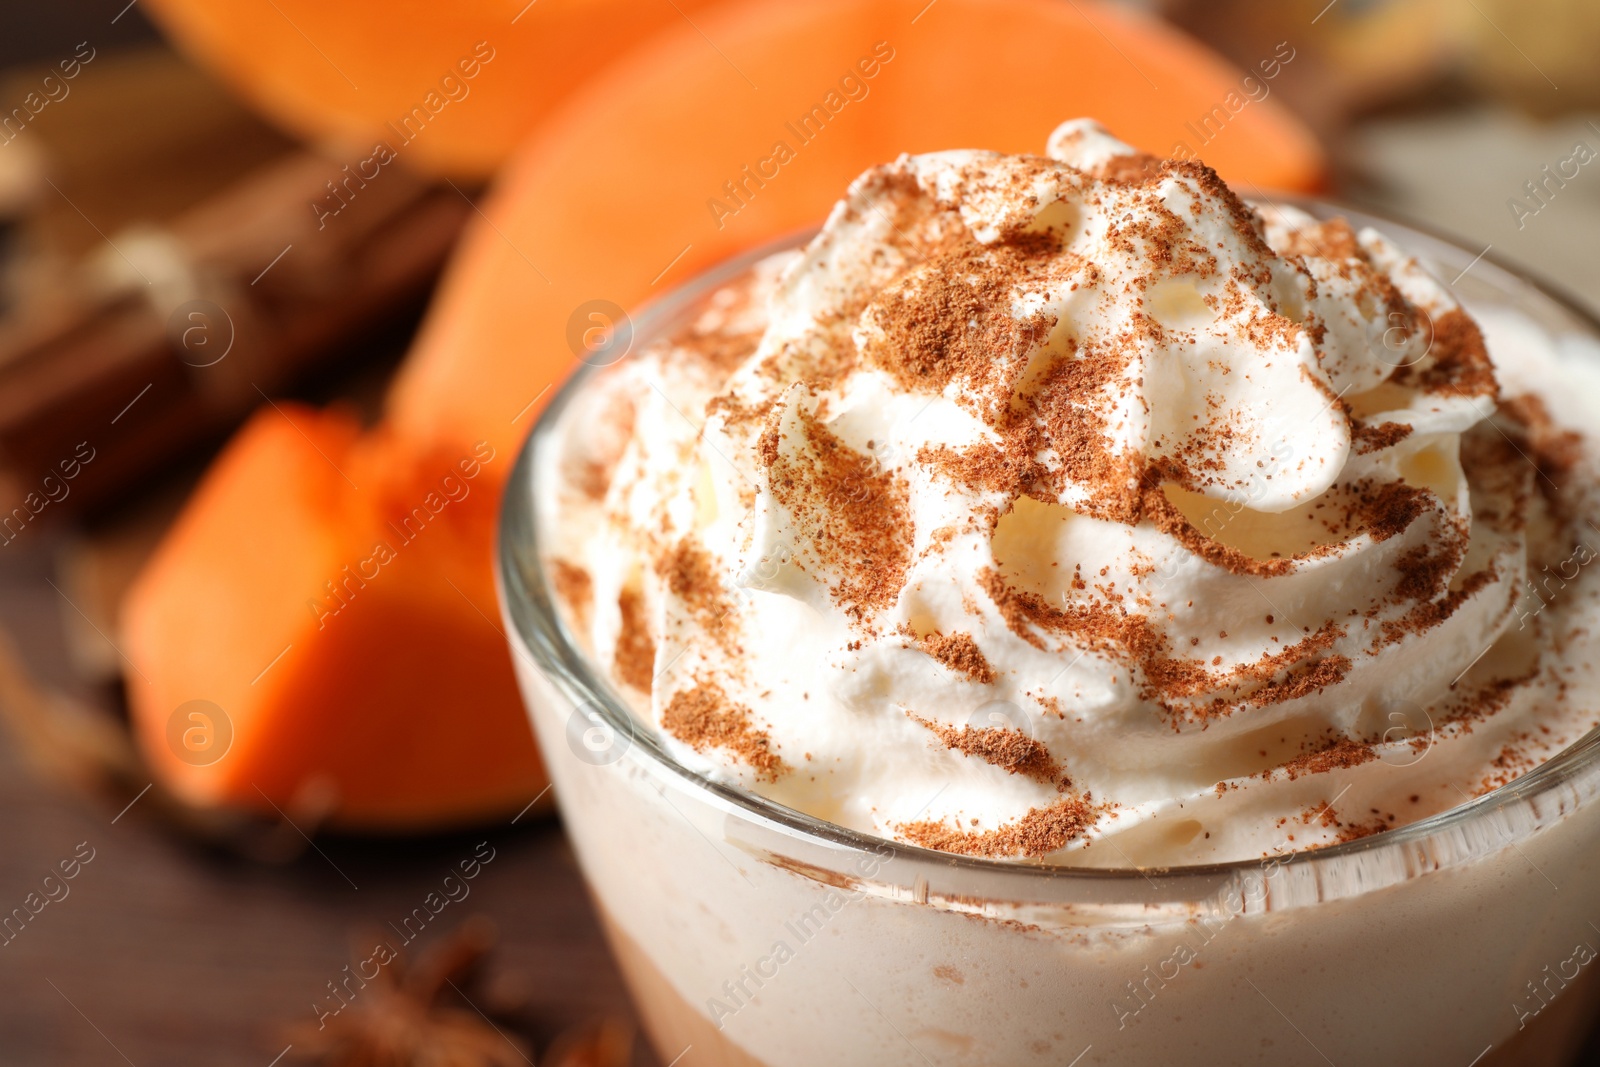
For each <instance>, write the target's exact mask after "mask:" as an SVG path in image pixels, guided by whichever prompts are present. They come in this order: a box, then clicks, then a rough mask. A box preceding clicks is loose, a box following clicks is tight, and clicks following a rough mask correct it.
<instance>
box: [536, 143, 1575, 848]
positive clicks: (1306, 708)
mask: <svg viewBox="0 0 1600 1067" xmlns="http://www.w3.org/2000/svg"><path fill="white" fill-rule="evenodd" d="M592 396H593V399H591V400H590V401H589V406H587V407H582V406H580V408H579V410H577V411H575V412H574V413H572V414H570V415H569V416H568V419H569V421H570V422H571V425H573V426H574V427H577V428H579V429H575V430H574V431H572V432H574V433H581V441H580V440H579V439H577V438H575V439H573V440H572V441H571V443H570V445H569V446H568V451H569V452H570V457H569V460H568V462H567V466H566V467H565V468H563V469H562V470H561V471H558V472H555V473H553V474H552V475H551V476H550V478H549V480H550V481H552V482H554V483H556V484H557V485H558V488H557V489H556V490H554V491H556V492H557V493H558V495H560V497H561V500H562V508H563V513H564V514H566V515H568V516H569V520H568V522H567V527H568V528H567V529H564V530H563V532H562V536H561V541H562V542H563V544H565V545H566V546H568V547H566V548H563V549H562V550H561V563H560V565H561V566H563V567H568V568H570V569H571V570H572V571H574V572H581V573H582V575H583V578H582V581H581V582H576V584H574V585H573V587H574V588H578V589H581V595H578V596H576V597H575V598H574V599H572V610H573V611H574V613H575V615H577V616H579V619H580V624H581V625H582V626H583V627H584V629H585V631H586V633H587V635H588V637H589V639H590V642H591V645H592V650H593V652H594V654H595V655H596V657H597V658H598V659H599V661H600V662H602V663H606V664H609V665H611V667H612V673H613V675H614V676H615V677H616V678H617V679H618V681H619V684H620V685H621V686H622V688H623V689H624V691H625V692H627V693H629V694H630V696H631V697H632V698H633V699H635V700H636V701H637V702H638V706H639V707H640V711H641V714H642V715H643V716H644V717H645V718H647V719H648V720H650V721H651V722H652V723H653V724H655V725H656V726H657V727H658V728H660V729H661V730H662V732H663V734H664V735H665V736H666V737H668V738H670V739H672V744H674V746H675V748H676V750H677V751H678V752H679V753H680V755H681V757H682V758H683V760H684V761H685V762H686V763H688V764H689V765H691V766H695V767H697V768H700V769H702V770H703V771H705V772H706V773H709V774H717V775H725V776H729V777H732V778H734V779H736V780H738V781H741V782H743V783H745V784H746V785H749V786H750V787H751V788H756V789H759V790H760V791H762V792H764V793H766V794H767V795H770V796H773V797H774V798H776V799H779V800H781V801H783V802H785V803H789V804H791V805H793V806H795V807H797V808H801V809H803V810H806V811H809V812H811V813H813V814H816V815H818V816H820V817H823V818H827V819H832V820H834V821H836V822H840V823H844V824H846V825H851V826H856V827H858V828H861V829H865V830H869V831H872V832H876V833H880V834H883V835H885V836H888V837H893V838H897V839H899V840H902V841H908V842H911V843H915V844H922V845H925V846H927V847H932V848H939V849H944V850H947V851H954V852H964V853H970V854H977V855H993V856H1016V855H1034V856H1036V855H1052V856H1054V857H1055V858H1056V859H1057V860H1058V861H1062V862H1068V861H1070V862H1088V863H1102V864H1108V865H1121V864H1122V863H1124V862H1140V863H1155V862H1181V861H1185V860H1198V859H1217V858H1231V857H1235V856H1238V855H1249V854H1257V853H1259V852H1261V851H1264V850H1268V851H1270V850H1271V849H1272V848H1279V847H1282V846H1281V844H1277V843H1273V844H1266V845H1264V844H1263V842H1264V841H1269V840H1270V841H1272V842H1277V841H1278V840H1279V839H1281V838H1282V836H1283V833H1282V831H1281V826H1282V825H1283V820H1286V819H1289V818H1299V817H1300V816H1301V815H1303V814H1304V813H1305V812H1306V811H1310V810H1314V809H1315V808H1316V806H1317V805H1318V804H1319V803H1321V804H1323V805H1324V806H1325V807H1326V806H1328V803H1327V802H1328V800H1329V797H1331V796H1332V795H1333V791H1332V790H1329V789H1328V788H1326V787H1327V785H1328V783H1329V782H1330V781H1331V780H1332V777H1331V776H1333V775H1345V776H1348V775H1352V774H1356V773H1357V770H1356V769H1357V768H1364V769H1363V770H1361V771H1360V772H1359V773H1360V774H1362V775H1364V779H1363V780H1364V781H1369V782H1370V783H1371V791H1372V793H1373V795H1374V796H1376V797H1380V798H1381V799H1380V803H1381V804H1387V805H1389V807H1384V808H1380V810H1382V811H1383V812H1384V813H1385V814H1390V808H1392V807H1394V806H1395V803H1396V802H1395V801H1394V800H1393V796H1394V795H1397V794H1396V791H1397V790H1403V791H1404V792H1405V795H1406V796H1408V797H1410V798H1411V799H1410V800H1408V801H1407V802H1406V805H1404V808H1405V810H1404V812H1403V814H1404V815H1405V817H1406V818H1407V819H1408V820H1409V819H1410V818H1415V817H1418V816H1420V815H1422V814H1426V813H1427V812H1428V811H1432V810H1439V809H1441V808H1443V807H1448V806H1451V805H1453V804H1454V803H1456V802H1457V801H1459V799H1460V796H1459V795H1458V794H1456V793H1454V792H1453V791H1454V790H1456V789H1459V788H1461V786H1462V785H1463V783H1465V784H1468V785H1471V784H1472V783H1473V782H1474V778H1473V775H1474V774H1477V773H1479V771H1480V770H1481V767H1482V766H1483V765H1484V764H1485V763H1487V762H1490V761H1491V760H1492V759H1493V758H1494V754H1493V753H1489V754H1487V755H1486V754H1485V749H1484V746H1485V745H1488V744H1492V743H1494V742H1497V741H1499V742H1506V743H1507V744H1509V743H1510V742H1509V741H1507V739H1508V738H1511V737H1513V736H1515V735H1517V734H1518V733H1519V731H1520V732H1526V731H1527V730H1528V723H1527V722H1526V721H1525V720H1524V719H1523V718H1522V717H1520V716H1517V715H1504V714H1499V715H1494V716H1493V717H1492V718H1490V712H1489V711H1488V710H1486V709H1488V708H1489V705H1490V704H1491V703H1492V702H1493V701H1496V700H1498V701H1500V702H1501V703H1505V702H1507V701H1508V700H1510V698H1509V697H1508V696H1507V695H1506V694H1508V693H1510V692H1512V691H1513V690H1516V691H1518V692H1520V691H1523V690H1528V691H1531V690H1533V689H1534V688H1536V687H1537V686H1538V685H1540V684H1543V682H1542V681H1541V679H1542V678H1543V676H1542V675H1541V673H1540V672H1541V669H1542V668H1541V665H1540V662H1539V657H1538V655H1537V642H1535V644H1534V645H1533V646H1531V647H1532V648H1533V653H1534V654H1533V655H1532V657H1531V659H1530V656H1529V648H1530V646H1529V642H1528V636H1529V635H1527V634H1523V633H1520V632H1519V633H1513V631H1518V630H1520V629H1522V628H1519V627H1517V626H1516V625H1515V624H1516V623H1517V622H1518V612H1517V605H1518V601H1519V597H1520V596H1521V594H1522V589H1523V586H1524V585H1525V584H1526V580H1527V574H1528V569H1529V566H1530V563H1529V560H1530V555H1532V556H1534V557H1536V558H1537V557H1541V554H1548V553H1549V552H1552V551H1555V548H1552V547H1551V545H1552V544H1554V543H1556V542H1559V541H1560V540H1561V538H1564V537H1568V536H1569V533H1570V531H1569V530H1568V527H1569V526H1570V524H1571V519H1572V516H1574V515H1579V514H1587V513H1588V512H1586V511H1585V510H1584V508H1585V506H1586V505H1582V504H1579V503H1577V502H1575V501H1563V500H1553V499H1550V498H1548V497H1547V496H1541V495H1540V493H1538V492H1537V491H1536V490H1535V486H1534V480H1535V477H1536V474H1537V471H1536V469H1535V467H1534V466H1533V465H1532V464H1530V463H1529V462H1527V460H1526V459H1525V458H1524V456H1527V455H1533V456H1537V455H1539V454H1540V449H1541V448H1543V447H1544V443H1543V442H1546V441H1547V440H1555V439H1557V438H1559V439H1560V440H1566V438H1564V437H1561V436H1560V432H1558V431H1557V430H1555V429H1552V426H1553V423H1551V420H1549V419H1548V418H1547V417H1540V416H1539V414H1538V411H1535V410H1534V408H1527V407H1519V406H1518V405H1517V404H1510V403H1508V404H1501V403H1500V397H1499V386H1498V383H1497V378H1496V373H1495V368H1494V365H1493V363H1492V362H1491V358H1490V350H1489V347H1488V345H1487V344H1486V342H1485V339H1484V336H1483V334H1482V332H1481V331H1480V329H1479V327H1478V325H1477V324H1476V323H1475V322H1474V320H1473V318H1471V317H1470V316H1468V315H1467V313H1466V312H1465V311H1464V310H1463V309H1462V308H1461V306H1460V305H1459V304H1458V303H1457V302H1456V300H1455V299H1454V298H1453V297H1452V296H1451V295H1450V292H1449V291H1448V290H1447V288H1446V287H1445V286H1443V285H1442V284H1440V283H1439V282H1438V281H1437V280H1435V278H1434V277H1433V276H1432V275H1431V274H1430V273H1429V272H1428V271H1427V270H1426V269H1425V268H1424V267H1423V266H1422V265H1421V264H1420V263H1419V262H1418V261H1417V260H1416V259H1414V258H1413V257H1411V256H1409V255H1407V254H1405V253H1404V252H1402V251H1401V250H1400V249H1399V248H1397V247H1396V246H1395V245H1393V244H1392V243H1391V242H1390V241H1389V240H1388V239H1387V238H1385V237H1384V236H1383V235H1381V234H1379V233H1377V232H1376V231H1373V230H1370V229H1363V230H1360V231H1356V230H1354V229H1353V228H1352V227H1351V226H1349V225H1348V224H1347V223H1345V222H1344V221H1343V220H1339V219H1332V220H1326V221H1323V220H1318V219H1316V218H1313V217H1312V216H1311V215H1309V214H1307V213H1305V212H1303V211H1301V210H1298V209H1296V208H1293V207H1287V206H1276V207H1274V206H1271V205H1261V206H1258V207H1256V206H1251V205H1250V204H1247V203H1246V202H1244V201H1243V200H1241V199H1240V198H1239V197H1238V196H1236V195H1235V194H1234V193H1233V192H1232V191H1230V190H1229V189H1228V187H1227V186H1226V185H1225V184H1224V183H1223V182H1222V181H1221V179H1220V178H1218V176H1217V175H1216V174H1215V173H1214V172H1213V171H1211V170H1210V169H1209V168H1207V167H1205V166H1204V165H1203V164H1201V163H1198V162H1177V161H1166V160H1160V159H1156V158H1154V157H1151V156H1148V155H1145V154H1143V153H1140V152H1138V151H1136V150H1135V149H1133V148H1131V147H1129V146H1128V145H1125V144H1123V143H1122V142H1120V141H1117V140H1116V139H1115V138H1114V137H1112V136H1111V134H1110V133H1108V132H1107V131H1106V130H1105V129H1104V128H1103V127H1100V126H1099V125H1098V124H1096V123H1093V122H1091V121H1087V120H1077V121H1074V122H1069V123H1065V124H1063V125H1062V126H1061V127H1059V128H1058V129H1057V130H1056V131H1055V132H1054V133H1053V134H1052V135H1051V137H1050V139H1049V144H1048V155H1047V156H1016V155H1003V154H998V153H992V152H981V151H952V152H937V153H931V154H927V155H920V156H902V157H901V158H900V159H898V160H895V161H894V162H892V163H889V164H885V165H883V166H879V167H875V168H873V169H871V170H869V171H867V172H866V173H865V174H863V175H862V176H861V177H860V178H858V179H857V180H856V181H855V182H854V183H852V184H851V186H850V188H849V189H848V191H847V192H846V195H845V197H844V199H842V200H841V201H840V202H839V203H838V204H837V205H836V207H835V208H834V210H833V211H832V213H831V214H830V215H829V217H828V219H827V222H826V223H825V225H824V226H823V228H822V230H821V231H820V232H819V233H818V234H817V236H816V237H815V238H814V239H813V240H812V241H811V242H810V243H809V244H808V245H807V246H806V247H805V248H804V249H802V250H799V251H796V252H789V253H781V254H779V255H776V256H773V257H771V258H769V259H768V260H766V261H764V262H763V263H762V264H761V265H760V266H759V267H758V268H756V269H755V270H754V271H753V272H752V273H751V275H750V276H749V277H748V278H746V279H745V280H744V281H742V282H741V283H739V284H736V285H733V286H730V287H728V288H726V289H724V290H722V291H721V292H719V293H718V294H717V295H716V296H714V297H713V298H711V299H710V300H709V301H707V302H706V304H705V305H704V307H702V308H701V309H700V311H699V313H698V317H697V318H696V319H695V321H694V322H692V323H691V324H690V325H689V326H688V327H686V328H685V329H684V330H682V331H680V332H679V333H678V334H677V335H675V336H673V337H670V338H667V339H664V340H662V341H660V342H658V343H656V344H654V345H653V346H651V347H649V348H648V349H647V350H646V351H645V352H643V353H641V354H640V355H639V356H638V357H636V358H635V359H633V360H630V361H628V362H627V363H625V364H622V365H619V366H618V367H617V368H614V369H613V371H612V372H608V374H607V375H606V376H605V377H604V379H603V385H601V386H598V387H597V388H596V390H595V391H594V392H593V394H592ZM1532 403H1534V404H1535V406H1537V400H1534V401H1532ZM1539 410H1541V411H1542V410H1543V409H1542V408H1541V409H1539ZM1561 432H1565V431H1561ZM1551 435H1554V437H1552V436H1551ZM1564 447H1565V446H1564ZM1574 449H1577V451H1576V452H1574ZM1575 454H1581V455H1584V456H1586V455H1587V453H1585V452H1583V450H1582V449H1581V448H1577V446H1571V447H1566V448H1565V451H1563V452H1562V455H1564V456H1567V457H1568V458H1567V460H1564V462H1569V463H1577V462H1578V461H1577V460H1574V459H1572V458H1571V457H1572V455H1575ZM1585 461H1586V460H1585ZM596 472H599V473H596ZM1578 481H1581V479H1580V480H1578ZM1591 481H1592V479H1591ZM1530 529H1537V530H1538V531H1540V534H1541V537H1543V538H1545V540H1546V541H1548V540H1549V539H1550V538H1551V537H1554V539H1555V541H1554V542H1551V543H1550V544H1546V543H1544V541H1541V542H1539V543H1538V544H1534V545H1530V540H1529V530H1530ZM1552 531H1560V532H1559V533H1554V532H1552ZM558 573H559V568H558ZM579 601H582V603H581V605H580V604H579ZM1576 601H1577V598H1574V602H1576ZM1559 624H1560V620H1559V619H1557V618H1556V617H1555V616H1553V615H1552V616H1551V617H1550V618H1547V619H1544V620H1541V621H1538V622H1536V623H1535V625H1534V627H1533V629H1535V630H1537V629H1539V628H1540V627H1547V626H1557V625H1559ZM1486 650H1489V651H1486ZM1475 657H1476V658H1475ZM1518 687H1520V689H1519V688H1518ZM1530 699H1531V698H1530ZM1447 742H1448V743H1447ZM1435 746H1438V747H1439V749H1440V752H1441V753H1447V754H1437V755H1434V758H1433V759H1432V760H1431V762H1430V764H1429V768H1430V772H1436V773H1434V774H1433V775H1432V776H1431V777H1430V778H1429V779H1428V783H1429V784H1428V788H1421V787H1419V786H1418V785H1417V781H1418V779H1417V772H1416V771H1414V770H1411V769H1410V768H1411V767H1412V765H1413V764H1415V763H1417V758H1416V753H1418V752H1419V751H1420V752H1424V753H1432V752H1434V749H1435ZM1341 781H1343V779H1341ZM1447 785H1448V787H1449V788H1446V786H1447ZM1413 794H1415V795H1414V796H1413ZM1395 818H1396V819H1398V818H1399V815H1396V816H1395ZM1350 825H1351V824H1347V823H1344V822H1341V821H1340V819H1339V818H1338V816H1337V813H1335V815H1334V816H1332V817H1331V818H1330V819H1329V820H1327V821H1326V823H1325V824H1324V825H1323V826H1322V827H1321V828H1320V830H1319V829H1318V828H1315V827H1313V828H1306V827H1302V828H1301V831H1300V833H1301V840H1302V841H1304V840H1312V841H1316V840H1319V839H1321V840H1334V839H1338V838H1339V835H1341V834H1348V833H1350V832H1351V831H1350V829H1349V827H1350ZM1106 839H1110V840H1111V841H1113V842H1114V843H1115V845H1116V847H1115V849H1110V850H1107V849H1100V850H1096V849H1094V848H1093V847H1092V846H1093V845H1094V843H1096V842H1098V841H1101V840H1106ZM1130 857H1131V858H1130Z"/></svg>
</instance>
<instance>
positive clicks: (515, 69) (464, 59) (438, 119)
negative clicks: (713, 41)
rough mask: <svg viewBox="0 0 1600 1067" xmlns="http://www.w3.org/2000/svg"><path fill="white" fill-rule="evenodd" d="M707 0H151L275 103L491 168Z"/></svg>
mask: <svg viewBox="0 0 1600 1067" xmlns="http://www.w3.org/2000/svg"><path fill="white" fill-rule="evenodd" d="M710 2H711V0H674V2H673V3H670V4H669V3H661V2H659V0H538V2H537V3H532V2H530V0H449V2H448V3H438V2H436V0H338V2H336V3H329V2H327V0H227V2H225V3H223V2H218V0H148V9H149V11H150V13H151V14H152V15H153V16H154V18H155V20H156V22H157V23H158V24H160V26H161V27H162V28H163V29H164V30H165V31H166V32H167V34H168V36H170V37H171V38H172V39H173V40H174V42H176V43H177V44H178V45H179V47H181V48H182V49H183V50H184V51H185V52H186V53H188V54H189V55H191V56H193V57H194V58H195V59H197V60H198V61H200V62H201V63H202V64H203V65H205V66H206V67H208V68H209V69H211V70H212V71H214V72H215V73H216V74H217V76H218V77H219V78H221V79H222V80H223V81H224V82H226V83H227V84H228V85H230V86H232V87H233V88H234V89H235V90H236V91H238V92H239V93H240V95H242V96H243V97H244V98H245V99H246V100H248V101H249V102H251V103H252V104H253V105H255V107H256V108H257V109H258V110H259V111H261V112H262V113H263V114H265V115H266V116H267V117H269V118H271V119H273V120H275V121H276V122H278V123H280V124H281V125H283V126H284V127H285V128H287V129H289V130H291V131H293V132H295V133H298V134H300V135H301V136H303V137H306V138H309V139H311V140H315V141H328V142H334V143H336V144H340V145H347V146H349V148H350V149H352V150H357V151H359V152H361V153H362V154H365V153H368V152H370V151H371V150H372V148H373V146H374V145H375V144H376V143H377V142H379V141H382V142H383V143H385V144H387V145H388V146H389V147H390V148H391V149H392V150H394V152H395V154H396V155H397V156H398V158H399V159H400V160H401V161H402V162H403V163H404V164H405V165H407V166H414V167H417V168H418V169H421V170H425V171H428V172H431V173H435V174H446V175H452V176H457V177H488V176H489V175H490V174H492V173H494V171H495V169H496V168H498V167H499V166H500V165H501V164H502V163H504V162H505V160H506V158H507V157H508V156H510V154H511V152H512V150H513V149H514V148H515V147H516V145H517V143H518V142H519V141H521V140H522V138H523V137H524V136H525V135H526V134H527V133H528V132H529V131H530V130H532V129H533V128H534V126H535V125H537V123H538V122H539V121H540V120H541V119H542V118H544V117H545V116H546V115H547V114H549V113H550V111H551V110H552V109H554V108H555V107H556V106H557V105H559V104H560V103H561V101H562V100H564V99H565V98H566V97H567V96H568V95H569V94H570V93H572V92H573V91H574V90H575V89H577V88H578V87H579V86H581V85H582V84H583V83H584V81H585V80H586V79H587V78H589V77H590V76H592V75H593V74H594V72H595V71H597V70H600V69H602V68H604V67H605V66H606V64H608V63H610V62H612V61H613V60H614V59H616V58H617V57H619V56H622V55H624V54H626V53H627V51H628V49H629V48H631V47H633V46H634V45H635V44H637V43H639V42H640V41H643V40H645V39H647V38H649V37H650V36H652V35H653V34H655V33H658V32H659V31H661V30H662V29H663V28H665V27H668V26H677V25H682V24H683V20H684V18H685V17H686V16H691V17H692V16H695V15H696V13H697V11H698V9H700V8H703V7H705V6H707V4H708V3H710Z"/></svg>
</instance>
